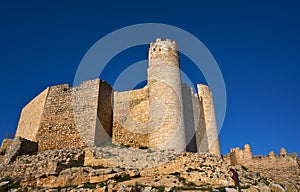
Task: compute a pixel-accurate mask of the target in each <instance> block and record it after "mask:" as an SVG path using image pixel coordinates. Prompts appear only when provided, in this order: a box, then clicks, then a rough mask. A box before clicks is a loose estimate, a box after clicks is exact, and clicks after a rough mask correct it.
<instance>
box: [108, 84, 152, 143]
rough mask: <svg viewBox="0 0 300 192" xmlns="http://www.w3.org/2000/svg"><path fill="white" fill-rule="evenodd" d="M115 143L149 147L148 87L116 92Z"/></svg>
mask: <svg viewBox="0 0 300 192" xmlns="http://www.w3.org/2000/svg"><path fill="white" fill-rule="evenodd" d="M113 112H114V114H113V133H112V135H113V142H116V143H119V144H123V145H130V146H133V147H140V146H149V130H148V121H149V118H150V116H149V95H148V87H147V86H146V87H144V88H142V89H137V90H132V91H125V92H115V93H114V108H113Z"/></svg>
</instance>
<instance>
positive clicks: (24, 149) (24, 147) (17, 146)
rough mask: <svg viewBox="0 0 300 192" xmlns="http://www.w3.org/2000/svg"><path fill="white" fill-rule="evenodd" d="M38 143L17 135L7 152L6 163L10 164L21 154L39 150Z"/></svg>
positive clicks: (29, 153)
mask: <svg viewBox="0 0 300 192" xmlns="http://www.w3.org/2000/svg"><path fill="white" fill-rule="evenodd" d="M37 149H38V145H37V143H36V142H33V141H29V140H27V139H24V138H21V137H16V138H15V139H14V140H13V142H12V143H11V145H10V146H9V148H8V150H7V152H6V153H5V160H4V163H5V164H8V163H10V162H12V161H14V160H15V159H16V157H17V156H20V155H31V154H34V153H36V152H37Z"/></svg>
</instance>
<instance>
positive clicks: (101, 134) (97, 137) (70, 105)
mask: <svg viewBox="0 0 300 192" xmlns="http://www.w3.org/2000/svg"><path fill="white" fill-rule="evenodd" d="M111 94H112V88H111V87H110V86H109V85H108V84H107V83H106V82H104V81H102V80H100V79H95V80H89V81H85V82H83V83H82V84H81V85H79V86H77V87H73V88H70V86H69V85H67V84H64V85H58V86H52V87H49V88H47V89H46V90H45V91H43V92H42V93H41V94H40V95H38V96H37V97H36V98H34V99H33V100H32V101H31V102H30V103H29V104H28V105H27V106H25V107H24V109H23V110H22V113H21V117H20V120H19V125H18V129H17V133H16V136H20V137H22V138H25V139H28V140H30V141H34V142H38V150H39V151H43V150H49V149H62V148H72V147H84V146H87V145H88V146H94V145H96V146H99V145H100V144H102V143H105V142H107V141H109V140H110V138H111V134H112V131H111V126H112V125H111V124H112V100H111Z"/></svg>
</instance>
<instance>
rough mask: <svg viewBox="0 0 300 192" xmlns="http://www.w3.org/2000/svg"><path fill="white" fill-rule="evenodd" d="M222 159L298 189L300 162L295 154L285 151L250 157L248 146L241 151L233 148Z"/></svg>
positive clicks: (299, 184)
mask: <svg viewBox="0 0 300 192" xmlns="http://www.w3.org/2000/svg"><path fill="white" fill-rule="evenodd" d="M224 159H225V160H226V161H227V162H228V163H230V164H231V165H235V166H236V165H243V166H244V167H246V168H247V169H249V170H251V171H254V172H259V173H260V174H261V176H263V177H267V178H270V179H271V180H272V181H274V182H276V183H284V182H287V181H288V182H292V183H294V184H295V185H297V187H300V177H299V175H300V161H299V158H298V155H297V154H295V153H292V154H288V153H287V152H286V150H285V149H283V148H282V149H281V150H280V155H275V153H273V152H271V153H270V154H269V155H268V156H252V152H251V148H250V146H246V145H245V148H244V149H243V150H242V149H240V148H235V149H231V150H230V154H229V155H226V156H225V157H224ZM283 173H284V174H283Z"/></svg>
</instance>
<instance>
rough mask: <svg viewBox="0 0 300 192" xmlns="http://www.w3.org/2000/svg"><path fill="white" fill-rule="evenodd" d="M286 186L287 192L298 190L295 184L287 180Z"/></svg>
mask: <svg viewBox="0 0 300 192" xmlns="http://www.w3.org/2000/svg"><path fill="white" fill-rule="evenodd" d="M284 188H285V190H286V191H287V192H298V189H297V188H296V187H295V185H293V184H291V183H289V182H285V184H284Z"/></svg>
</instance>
